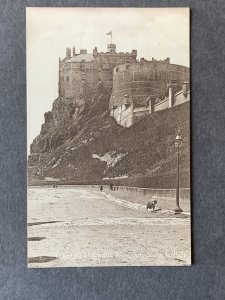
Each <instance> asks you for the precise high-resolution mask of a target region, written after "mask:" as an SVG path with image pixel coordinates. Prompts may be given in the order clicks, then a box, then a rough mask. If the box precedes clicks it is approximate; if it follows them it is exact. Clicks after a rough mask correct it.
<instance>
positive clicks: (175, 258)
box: [28, 187, 190, 267]
mask: <svg viewBox="0 0 225 300" xmlns="http://www.w3.org/2000/svg"><path fill="white" fill-rule="evenodd" d="M28 258H29V261H30V263H29V267H60V266H62V267H65V266H128V265H129V266H144V265H188V264H190V219H189V218H185V219H183V218H177V217H174V216H171V215H169V214H168V213H163V212H155V213H151V212H150V211H148V212H146V211H137V210H132V209H129V208H126V207H123V206H120V205H118V204H114V203H113V202H111V201H109V200H108V199H107V197H106V196H105V194H104V193H101V192H99V191H97V190H95V189H89V188H83V187H74V188H72V187H59V188H56V189H53V188H51V187H50V188H49V187H40V188H39V187H36V188H34V187H31V188H29V190H28ZM50 259H51V260H50Z"/></svg>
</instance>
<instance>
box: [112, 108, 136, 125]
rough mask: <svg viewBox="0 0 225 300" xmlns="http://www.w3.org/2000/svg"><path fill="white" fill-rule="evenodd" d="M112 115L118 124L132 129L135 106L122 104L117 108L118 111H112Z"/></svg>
mask: <svg viewBox="0 0 225 300" xmlns="http://www.w3.org/2000/svg"><path fill="white" fill-rule="evenodd" d="M110 115H111V116H112V117H113V118H114V119H115V120H116V122H117V123H118V124H120V125H121V126H123V127H130V126H132V125H133V123H134V121H133V105H129V106H128V107H126V105H124V104H122V105H119V106H117V108H116V109H114V110H112V111H111V113H110Z"/></svg>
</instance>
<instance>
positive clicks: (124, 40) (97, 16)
mask: <svg viewBox="0 0 225 300" xmlns="http://www.w3.org/2000/svg"><path fill="white" fill-rule="evenodd" d="M26 21H27V110H28V119H27V122H28V123H27V127H28V128H27V130H28V132H27V139H28V145H30V143H31V142H32V140H33V139H34V138H35V137H36V136H37V135H38V134H39V133H40V129H41V124H43V123H44V113H45V112H46V111H49V110H51V108H52V103H53V101H54V100H55V99H56V98H57V96H58V59H59V57H61V58H64V57H65V49H66V47H67V46H69V47H71V48H72V47H73V46H75V48H76V51H77V52H79V50H80V49H87V50H88V53H92V50H93V48H94V47H95V46H96V47H97V48H98V51H99V52H101V51H102V52H106V51H107V44H108V43H109V42H110V36H108V35H106V33H107V32H109V31H111V30H112V33H113V43H115V44H116V46H117V51H118V52H131V50H132V49H137V51H138V59H140V58H141V57H144V58H146V59H151V58H152V57H154V58H156V59H165V58H166V57H170V60H171V63H174V64H181V65H184V66H188V67H189V9H187V8H27V20H26Z"/></svg>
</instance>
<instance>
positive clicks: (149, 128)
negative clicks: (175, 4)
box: [26, 7, 191, 268]
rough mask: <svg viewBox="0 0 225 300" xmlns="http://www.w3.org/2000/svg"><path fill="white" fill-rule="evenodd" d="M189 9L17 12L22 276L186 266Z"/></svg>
mask: <svg viewBox="0 0 225 300" xmlns="http://www.w3.org/2000/svg"><path fill="white" fill-rule="evenodd" d="M190 55H191V54H190V9H189V8H186V7H184V8H107V7H106V8H81V7H80V8H77V7H73V8H72V7H71V8H50V7H48V8H47V7H46V8H45V7H29V8H26V60H27V69H26V73H27V185H28V186H27V256H28V257H27V263H28V267H29V268H51V267H108V266H109V267H110V266H190V265H191V163H190V161H191V152H190V147H191V134H190V104H191V103H190V101H191V89H190Z"/></svg>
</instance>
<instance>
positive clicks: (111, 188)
mask: <svg viewBox="0 0 225 300" xmlns="http://www.w3.org/2000/svg"><path fill="white" fill-rule="evenodd" d="M109 188H110V190H111V191H113V183H112V182H111V183H110V185H109Z"/></svg>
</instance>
